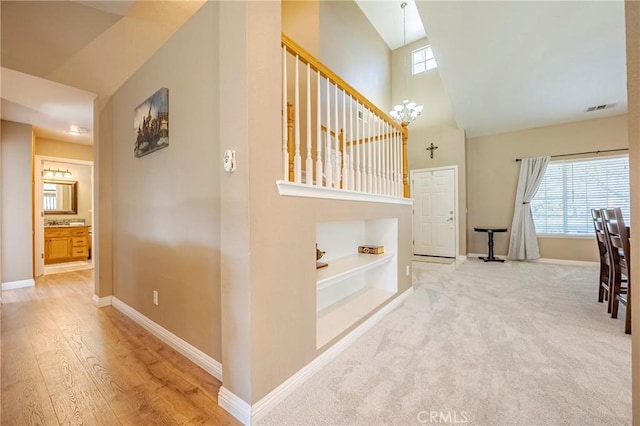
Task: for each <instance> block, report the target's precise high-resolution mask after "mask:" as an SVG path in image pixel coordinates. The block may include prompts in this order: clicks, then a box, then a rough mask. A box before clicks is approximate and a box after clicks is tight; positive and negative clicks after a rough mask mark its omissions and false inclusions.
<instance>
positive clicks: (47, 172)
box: [44, 169, 73, 178]
mask: <svg viewBox="0 0 640 426" xmlns="http://www.w3.org/2000/svg"><path fill="white" fill-rule="evenodd" d="M44 176H46V177H60V178H69V177H71V176H73V175H72V174H71V172H70V171H69V169H67V170H60V169H56V170H53V169H44Z"/></svg>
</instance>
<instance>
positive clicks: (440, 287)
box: [258, 260, 631, 425]
mask: <svg viewBox="0 0 640 426" xmlns="http://www.w3.org/2000/svg"><path fill="white" fill-rule="evenodd" d="M413 265H414V283H415V287H416V289H415V292H414V293H413V294H412V295H411V296H410V297H409V298H407V300H406V301H405V302H404V303H403V305H401V306H400V307H399V308H398V309H396V310H395V311H393V312H391V313H390V314H389V315H387V316H386V317H385V318H383V319H382V320H381V321H380V322H379V323H378V324H376V325H375V326H374V327H373V328H372V329H371V330H369V331H368V332H367V333H366V334H365V335H363V336H362V337H361V338H360V339H358V340H357V341H356V342H354V344H352V345H351V346H350V347H349V348H347V349H346V350H345V351H344V352H342V353H341V354H340V355H338V357H336V358H335V359H334V360H333V361H332V362H331V363H329V364H328V365H327V366H325V367H324V368H323V369H322V370H320V371H319V372H318V373H317V374H315V375H314V376H313V377H312V378H311V379H310V380H308V381H307V382H306V383H305V384H303V385H302V386H301V387H299V388H298V389H297V390H296V391H294V392H293V393H292V394H291V395H290V396H288V397H287V399H285V400H284V401H283V402H281V403H280V404H279V405H278V406H277V407H275V408H274V409H273V410H272V411H271V412H270V413H269V414H268V415H267V416H265V417H264V418H263V419H262V420H260V421H259V422H258V424H268V425H302V424H308V425H417V424H446V423H450V424H453V423H456V424H475V425H624V424H631V339H630V337H629V336H627V335H625V334H624V333H623V323H622V320H621V319H618V320H613V319H611V318H609V316H608V315H607V314H606V309H605V307H604V306H603V305H602V304H599V303H597V302H596V286H595V283H596V277H597V270H596V269H595V268H592V267H576V266H565V265H550V264H541V263H525V262H507V263H504V264H499V263H487V264H485V263H483V262H481V261H478V260H468V261H466V262H464V263H462V264H461V265H458V266H457V267H456V265H455V264H452V265H439V268H437V267H434V265H429V264H422V263H414V264H413ZM623 317H624V309H623V310H622V315H621V316H620V318H623Z"/></svg>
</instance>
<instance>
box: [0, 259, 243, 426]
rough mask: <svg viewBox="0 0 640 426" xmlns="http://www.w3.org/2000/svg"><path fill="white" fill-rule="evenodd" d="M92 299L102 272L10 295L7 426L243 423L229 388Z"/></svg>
mask: <svg viewBox="0 0 640 426" xmlns="http://www.w3.org/2000/svg"><path fill="white" fill-rule="evenodd" d="M92 295H93V271H81V272H72V273H65V274H56V275H49V276H46V277H42V278H38V279H37V280H36V287H35V288H30V289H16V290H12V291H8V292H4V293H3V304H2V307H1V308H2V316H1V330H2V333H1V335H0V352H1V353H2V358H1V359H0V363H1V366H2V369H1V375H0V379H1V380H0V392H1V399H2V403H1V404H0V409H1V415H0V424H2V425H11V426H13V425H26V424H54V425H55V424H72V423H73V424H88V425H94V424H104V425H118V424H124V425H146V424H170V425H176V424H188V425H198V424H203V425H237V424H239V423H238V422H237V420H236V419H234V418H233V417H232V416H231V415H230V414H228V413H227V412H226V411H224V410H222V409H221V408H220V407H219V406H218V405H217V395H218V391H219V389H220V386H221V383H220V381H218V380H217V379H215V378H214V377H212V376H211V375H209V374H208V373H206V372H205V371H204V370H202V369H201V368H200V367H198V366H196V365H195V364H193V363H192V362H191V361H189V360H188V359H186V358H185V357H184V356H182V355H181V354H179V353H177V352H176V351H175V350H173V349H172V348H171V347H169V346H168V345H166V344H164V343H163V342H161V341H160V340H158V339H157V338H155V337H154V336H152V335H151V334H149V333H148V332H147V331H146V330H144V329H143V328H142V327H140V326H139V325H138V324H136V323H135V322H133V321H132V320H131V319H130V318H128V317H126V316H124V315H123V314H122V313H121V312H119V311H117V310H116V309H114V308H113V307H105V308H102V309H98V308H96V307H95V306H94V305H93V303H92V300H91V297H92Z"/></svg>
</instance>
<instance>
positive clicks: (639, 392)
mask: <svg viewBox="0 0 640 426" xmlns="http://www.w3.org/2000/svg"><path fill="white" fill-rule="evenodd" d="M625 15H626V36H627V102H628V105H629V110H628V125H629V162H630V172H631V176H630V183H631V216H632V218H631V222H632V223H640V26H638V22H640V3H639V2H637V1H626V2H625ZM634 241H640V227H639V226H633V227H632V229H631V245H632V247H633V250H634V252H635V253H637V250H638V246H637V244H634ZM632 257H633V258H632V259H631V269H632V270H633V271H639V270H640V256H638V255H637V254H636V255H635V256H632ZM634 281H635V280H634ZM634 285H635V284H634ZM631 299H632V300H631V304H632V305H633V308H632V311H633V312H634V313H637V312H640V292H638V291H633V292H631ZM631 322H632V329H633V330H635V331H634V332H633V334H632V348H631V357H632V358H631V360H632V363H631V364H632V367H631V368H632V388H633V389H632V397H633V424H634V425H638V424H640V333H638V330H640V318H639V316H638V315H637V314H634V315H633V316H632V317H631Z"/></svg>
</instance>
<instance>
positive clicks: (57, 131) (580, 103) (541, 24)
mask: <svg viewBox="0 0 640 426" xmlns="http://www.w3.org/2000/svg"><path fill="white" fill-rule="evenodd" d="M204 1H205V0H198V1H145V0H133V1H7V0H3V1H2V2H1V3H0V7H1V8H2V11H1V31H2V33H1V63H2V67H3V71H5V70H4V68H7V69H10V70H14V71H18V72H17V73H16V72H2V85H1V87H2V93H1V94H2V118H4V119H9V120H22V121H24V120H26V121H27V122H29V123H31V124H33V125H34V128H35V130H36V133H37V134H38V133H40V134H41V135H43V136H45V137H55V138H56V139H60V140H68V141H73V142H78V139H77V138H75V139H74V137H72V136H70V135H68V134H66V133H65V130H67V129H68V127H69V126H70V125H73V124H76V125H82V127H87V126H86V125H84V124H82V123H85V121H83V120H85V117H82V112H81V110H82V107H81V106H80V104H79V103H78V102H79V100H78V97H79V96H80V95H81V92H84V93H82V95H81V96H80V97H81V98H82V99H83V102H85V103H92V101H91V99H92V97H93V96H95V97H97V99H98V101H100V100H101V99H105V98H107V97H109V96H110V95H111V94H113V92H114V91H115V90H117V88H118V87H120V86H121V85H122V84H123V83H124V82H125V81H126V80H127V79H128V78H129V77H130V76H131V75H132V74H133V72H134V71H135V70H136V69H137V68H139V67H140V66H141V65H142V64H143V63H144V62H145V61H146V60H147V59H148V58H149V57H150V56H151V55H152V54H153V52H155V51H156V50H157V49H158V48H159V47H160V46H161V45H162V44H164V43H165V42H166V41H167V40H168V39H169V37H171V35H173V33H175V31H176V30H177V29H178V28H180V27H181V26H182V25H183V24H184V22H186V20H187V19H189V18H190V17H191V16H192V15H193V13H195V12H196V11H197V10H198V9H199V8H200V6H201V5H202V4H203V3H204ZM358 3H359V5H360V8H361V9H362V10H363V12H364V13H365V14H366V16H367V17H368V18H369V20H370V21H371V22H372V23H373V25H374V26H375V27H376V29H377V30H378V32H379V33H380V34H381V36H382V37H383V38H384V39H385V41H386V42H387V44H388V45H389V46H390V47H391V48H394V47H397V46H398V45H399V43H400V41H399V37H402V35H403V34H402V9H401V8H400V6H399V5H400V2H399V1H395V0H388V1H387V0H382V1H363V0H358ZM416 14H419V16H416ZM420 21H421V22H422V23H423V24H424V28H425V29H426V34H427V37H428V39H429V42H430V44H431V45H432V47H433V50H434V52H435V55H436V59H437V61H438V72H439V73H440V76H441V78H442V81H443V83H444V85H445V88H446V92H447V93H448V95H449V98H450V101H451V105H452V108H453V114H454V116H455V120H456V122H457V124H458V127H460V128H462V129H465V131H466V133H467V135H468V136H471V137H473V136H479V135H486V134H492V133H501V132H507V131H511V130H518V129H524V128H531V127H538V126H544V125H550V124H558V123H564V122H571V121H579V120H587V119H590V118H597V117H603V116H607V115H616V114H622V113H625V112H626V106H627V103H626V71H625V39H624V26H625V25H624V2H623V1H621V0H613V1H601V2H587V1H573V2H564V1H553V2H514V1H503V2H494V1H473V2H457V1H456V2H445V1H443V2H440V1H426V0H418V1H417V2H413V1H410V2H409V6H408V7H407V41H408V42H410V41H412V40H414V39H416V38H420V37H422V34H423V33H421V32H420V28H419V27H420ZM416 27H417V29H416ZM125 35H126V37H125ZM125 39H126V42H125ZM400 44H401V43H400ZM31 76H34V77H39V78H41V79H44V80H50V81H52V82H55V83H57V84H50V85H48V86H47V83H46V82H45V81H43V80H37V79H34V80H33V81H31V82H30V81H29V78H33V77H31ZM64 85H66V86H70V87H69V91H68V95H69V96H68V98H66V97H65V96H64V95H63V94H62V93H63V92H64V90H62V89H63V88H64ZM10 87H22V88H30V87H32V88H34V90H35V88H38V90H39V91H40V93H41V94H42V93H45V92H46V91H48V90H51V91H54V92H56V93H57V94H58V95H57V96H59V97H58V98H57V100H56V101H55V103H57V104H58V105H44V104H45V103H47V102H45V101H44V100H42V99H41V98H42V96H36V95H34V93H33V92H32V91H30V90H20V91H18V90H10V89H9V88H10ZM78 89H80V91H79V90H78ZM39 103H40V104H39ZM605 104H607V105H611V104H614V106H613V107H611V108H608V109H603V110H597V111H595V112H589V113H587V112H586V111H585V109H586V108H588V107H591V106H597V105H605ZM74 106H77V107H78V111H77V115H76V114H75V113H74V108H73V107H74ZM42 110H48V111H64V114H61V116H60V117H58V118H56V119H51V117H50V118H49V121H48V122H47V121H46V120H44V118H43V117H42V114H41V112H42ZM54 123H55V124H54ZM89 128H90V126H89ZM47 129H48V130H47ZM90 130H91V129H90ZM83 140H84V142H87V143H90V141H91V140H92V135H91V134H89V135H87V136H86V137H85V138H84V139H83Z"/></svg>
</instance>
